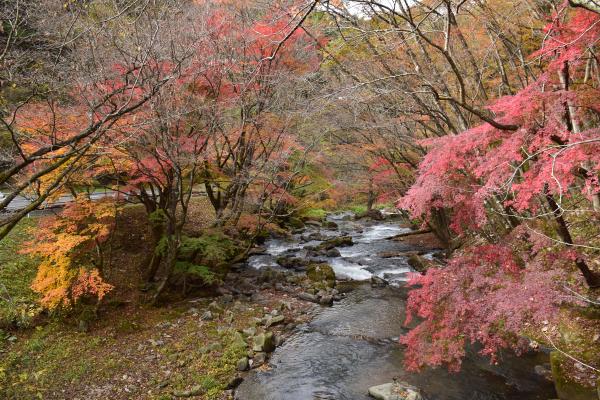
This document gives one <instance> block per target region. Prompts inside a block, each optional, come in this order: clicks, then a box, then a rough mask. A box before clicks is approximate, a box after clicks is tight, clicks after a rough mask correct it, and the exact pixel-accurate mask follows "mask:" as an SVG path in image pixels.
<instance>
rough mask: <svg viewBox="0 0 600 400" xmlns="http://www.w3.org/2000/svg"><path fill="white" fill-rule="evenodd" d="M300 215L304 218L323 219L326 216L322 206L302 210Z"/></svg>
mask: <svg viewBox="0 0 600 400" xmlns="http://www.w3.org/2000/svg"><path fill="white" fill-rule="evenodd" d="M300 216H301V217H302V218H306V219H325V217H326V216H327V211H325V210H323V209H322V208H309V209H306V210H303V211H302V212H301V213H300Z"/></svg>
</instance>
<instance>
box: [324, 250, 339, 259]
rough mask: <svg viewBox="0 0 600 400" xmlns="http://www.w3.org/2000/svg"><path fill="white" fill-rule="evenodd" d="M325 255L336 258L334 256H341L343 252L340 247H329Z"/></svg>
mask: <svg viewBox="0 0 600 400" xmlns="http://www.w3.org/2000/svg"><path fill="white" fill-rule="evenodd" d="M325 255H326V256H327V257H331V258H334V257H341V255H342V254H341V253H340V251H339V250H338V249H336V248H335V247H334V248H333V249H329V250H327V251H326V252H325Z"/></svg>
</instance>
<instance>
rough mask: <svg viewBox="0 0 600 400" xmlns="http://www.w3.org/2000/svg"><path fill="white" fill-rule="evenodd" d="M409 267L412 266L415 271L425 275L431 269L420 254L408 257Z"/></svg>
mask: <svg viewBox="0 0 600 400" xmlns="http://www.w3.org/2000/svg"><path fill="white" fill-rule="evenodd" d="M407 262H408V265H410V266H411V267H412V268H413V269H414V270H415V271H417V272H419V273H421V274H423V275H425V272H427V269H428V268H429V263H428V262H427V260H426V259H425V258H423V257H421V256H420V255H418V254H411V255H409V256H408V260H407Z"/></svg>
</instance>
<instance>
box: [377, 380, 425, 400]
mask: <svg viewBox="0 0 600 400" xmlns="http://www.w3.org/2000/svg"><path fill="white" fill-rule="evenodd" d="M369 395H370V396H371V397H373V398H375V399H378V400H423V396H421V393H419V389H417V388H416V387H414V386H411V385H409V384H408V383H405V382H397V381H395V382H393V383H385V384H383V385H378V386H372V387H370V388H369Z"/></svg>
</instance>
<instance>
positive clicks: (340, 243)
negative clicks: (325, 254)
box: [315, 236, 354, 250]
mask: <svg viewBox="0 0 600 400" xmlns="http://www.w3.org/2000/svg"><path fill="white" fill-rule="evenodd" d="M352 245H354V242H353V241H352V236H338V237H335V238H331V239H327V240H325V241H324V242H323V243H321V244H319V245H318V246H316V247H315V249H316V250H329V249H333V248H334V247H347V246H352Z"/></svg>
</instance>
